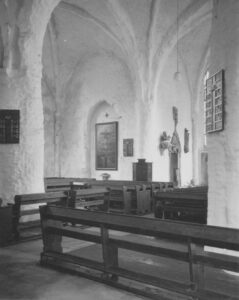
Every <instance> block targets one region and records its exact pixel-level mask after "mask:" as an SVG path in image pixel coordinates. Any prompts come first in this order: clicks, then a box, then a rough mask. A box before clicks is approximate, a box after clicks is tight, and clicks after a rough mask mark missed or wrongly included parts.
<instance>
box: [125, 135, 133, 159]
mask: <svg viewBox="0 0 239 300" xmlns="http://www.w3.org/2000/svg"><path fill="white" fill-rule="evenodd" d="M123 154H124V156H134V139H123Z"/></svg>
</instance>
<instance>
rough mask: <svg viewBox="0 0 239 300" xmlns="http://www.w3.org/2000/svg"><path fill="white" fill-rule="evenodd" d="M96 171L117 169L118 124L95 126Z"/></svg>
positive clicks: (99, 124)
mask: <svg viewBox="0 0 239 300" xmlns="http://www.w3.org/2000/svg"><path fill="white" fill-rule="evenodd" d="M95 156H96V157H95V168H96V170H117V169H118V122H110V123H98V124H95Z"/></svg>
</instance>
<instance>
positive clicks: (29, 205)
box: [12, 191, 68, 241]
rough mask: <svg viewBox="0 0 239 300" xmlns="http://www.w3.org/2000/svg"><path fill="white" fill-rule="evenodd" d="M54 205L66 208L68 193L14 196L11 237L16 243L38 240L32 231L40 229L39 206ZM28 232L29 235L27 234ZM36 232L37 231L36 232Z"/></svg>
mask: <svg viewBox="0 0 239 300" xmlns="http://www.w3.org/2000/svg"><path fill="white" fill-rule="evenodd" d="M46 203H47V204H49V203H51V204H52V203H54V204H56V205H62V206H67V203H68V192H66V191H65V192H64V191H61V192H49V193H36V194H23V195H16V196H15V198H14V205H13V209H12V211H13V235H14V239H15V240H16V241H19V240H20V239H23V237H22V234H23V233H25V235H26V236H27V237H26V239H32V238H34V237H35V238H39V237H40V235H39V234H37V233H34V232H33V233H32V234H31V231H33V230H32V229H34V228H40V215H39V205H43V204H46ZM28 232H29V234H28ZM36 232H37V230H36Z"/></svg>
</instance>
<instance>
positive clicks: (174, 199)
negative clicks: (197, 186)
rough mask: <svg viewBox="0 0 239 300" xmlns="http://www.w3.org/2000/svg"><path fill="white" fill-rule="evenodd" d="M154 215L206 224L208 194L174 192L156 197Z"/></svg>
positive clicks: (202, 192)
mask: <svg viewBox="0 0 239 300" xmlns="http://www.w3.org/2000/svg"><path fill="white" fill-rule="evenodd" d="M154 207H155V210H154V214H155V217H157V218H162V219H173V220H181V221H189V222H196V223H201V224H206V222H207V192H206V191H205V190H204V191H202V190H190V189H189V190H188V189H187V188H183V189H181V190H173V191H169V192H157V193H155V195H154Z"/></svg>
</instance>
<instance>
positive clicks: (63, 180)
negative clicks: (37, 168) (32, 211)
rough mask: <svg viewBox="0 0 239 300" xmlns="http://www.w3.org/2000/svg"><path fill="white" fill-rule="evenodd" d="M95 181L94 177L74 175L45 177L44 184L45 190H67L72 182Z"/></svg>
mask: <svg viewBox="0 0 239 300" xmlns="http://www.w3.org/2000/svg"><path fill="white" fill-rule="evenodd" d="M92 181H95V178H74V177H46V178H44V185H45V191H46V192H56V191H64V190H65V191H68V190H70V189H71V183H72V182H75V183H77V182H79V183H80V182H81V183H88V182H89V183H90V182H92Z"/></svg>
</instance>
